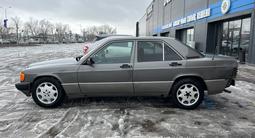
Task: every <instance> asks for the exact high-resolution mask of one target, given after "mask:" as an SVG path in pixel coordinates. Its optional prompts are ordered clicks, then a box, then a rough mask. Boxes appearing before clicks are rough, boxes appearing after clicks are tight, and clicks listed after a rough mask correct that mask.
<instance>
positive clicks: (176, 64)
mask: <svg viewBox="0 0 255 138" xmlns="http://www.w3.org/2000/svg"><path fill="white" fill-rule="evenodd" d="M169 66H172V67H176V66H182V64H181V63H178V62H172V63H170V64H169Z"/></svg>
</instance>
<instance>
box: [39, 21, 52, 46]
mask: <svg viewBox="0 0 255 138" xmlns="http://www.w3.org/2000/svg"><path fill="white" fill-rule="evenodd" d="M52 28H53V25H52V24H51V23H50V22H49V21H47V20H41V21H40V22H39V34H41V35H42V37H43V41H44V42H47V38H48V35H49V34H50V33H51V32H52V30H53V29H52Z"/></svg>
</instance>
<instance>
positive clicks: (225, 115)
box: [0, 44, 255, 138]
mask: <svg viewBox="0 0 255 138" xmlns="http://www.w3.org/2000/svg"><path fill="white" fill-rule="evenodd" d="M79 54H82V45H81V44H72V45H44V46H41V47H39V46H37V47H13V48H0V75H1V76H0V137H5V138H6V137H15V138H16V137H59V138H62V137H88V138H91V137H96V138H100V137H134V136H137V137H148V136H149V137H165V136H170V137H171V136H172V137H175V136H183V137H189V136H192V137H193V136H194V137H255V100H254V99H255V84H254V83H255V81H254V80H255V79H254V77H255V67H252V66H247V65H242V66H240V71H239V75H238V81H237V85H236V86H235V87H231V88H229V89H230V90H231V91H232V94H227V93H223V94H220V95H215V96H206V98H205V102H204V103H203V104H202V105H201V106H200V107H199V108H198V109H197V110H193V111H186V110H181V109H177V108H174V107H173V105H172V103H171V102H169V101H168V100H167V99H161V98H142V97H140V98H85V99H76V100H70V101H67V102H66V103H65V104H64V105H63V106H61V107H59V108H56V109H44V108H41V107H38V106H37V105H36V104H34V102H33V101H32V99H31V98H27V97H26V96H24V95H23V94H22V93H21V92H19V91H17V90H16V89H15V86H14V84H15V83H17V82H18V75H19V71H20V70H22V69H23V68H24V67H25V66H27V65H29V64H31V63H34V62H38V61H44V60H50V59H58V58H64V57H75V56H76V55H79Z"/></svg>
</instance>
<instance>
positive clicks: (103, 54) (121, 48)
mask: <svg viewBox="0 0 255 138" xmlns="http://www.w3.org/2000/svg"><path fill="white" fill-rule="evenodd" d="M132 48H133V42H114V43H111V44H109V45H108V46H106V47H104V48H103V49H102V50H100V51H99V52H97V53H96V54H95V55H93V56H92V59H93V61H94V62H95V64H115V63H130V58H131V54H132Z"/></svg>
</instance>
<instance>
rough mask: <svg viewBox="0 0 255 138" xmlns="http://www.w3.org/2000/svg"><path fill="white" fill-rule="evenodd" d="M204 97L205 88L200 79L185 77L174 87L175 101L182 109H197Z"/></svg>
mask: <svg viewBox="0 0 255 138" xmlns="http://www.w3.org/2000/svg"><path fill="white" fill-rule="evenodd" d="M203 99H204V89H203V87H202V85H201V84H200V82H199V81H196V80H193V79H183V80H180V81H178V82H177V83H175V84H174V86H173V88H172V100H173V103H174V104H175V105H176V106H177V107H179V108H182V109H195V108H197V107H198V106H199V105H200V104H201V103H202V101H203Z"/></svg>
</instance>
